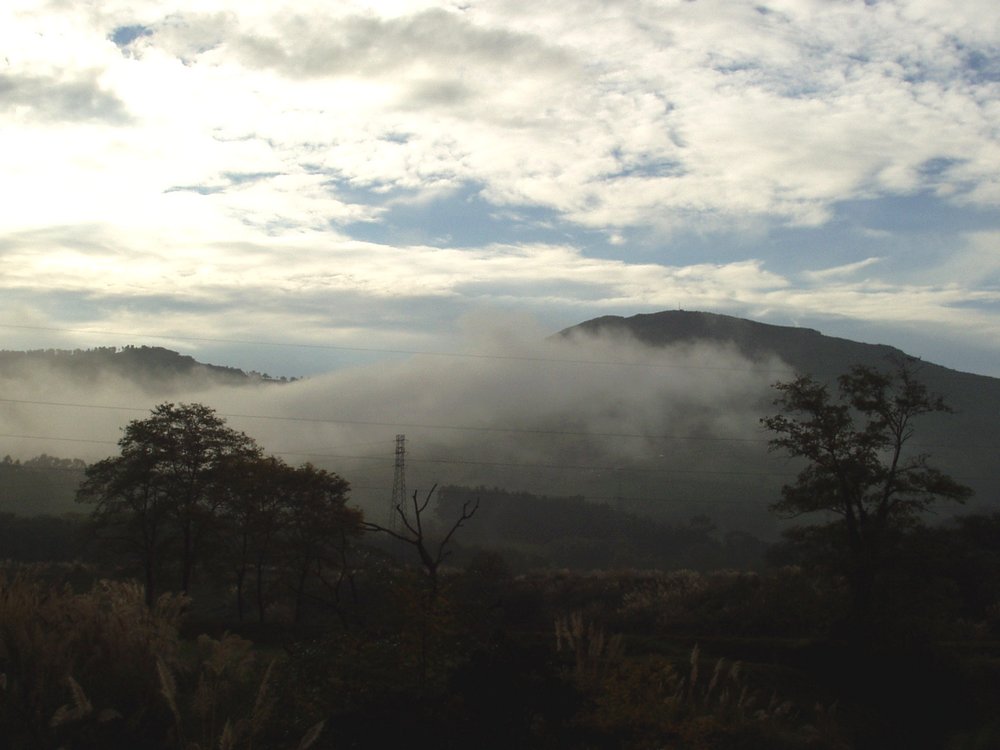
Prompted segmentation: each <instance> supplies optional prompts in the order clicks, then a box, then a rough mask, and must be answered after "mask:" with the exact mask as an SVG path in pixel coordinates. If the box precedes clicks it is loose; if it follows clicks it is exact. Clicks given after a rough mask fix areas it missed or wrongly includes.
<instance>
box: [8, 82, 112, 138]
mask: <svg viewBox="0 0 1000 750" xmlns="http://www.w3.org/2000/svg"><path fill="white" fill-rule="evenodd" d="M0 110H7V111H17V110H26V111H27V112H28V113H29V116H31V117H32V119H35V120H42V121H56V122H76V123H84V122H104V123H108V124H111V125H123V124H126V123H127V122H129V120H130V119H131V117H130V115H129V113H128V110H127V109H126V107H125V104H124V103H123V102H122V100H121V99H119V98H118V97H117V96H115V95H114V94H112V93H110V92H108V91H105V90H104V89H103V88H101V85H100V83H99V82H98V80H97V73H95V72H90V73H83V74H78V75H77V76H76V77H73V78H64V79H60V78H55V77H52V76H29V75H9V74H0Z"/></svg>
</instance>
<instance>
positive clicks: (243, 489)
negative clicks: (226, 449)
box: [217, 456, 293, 622]
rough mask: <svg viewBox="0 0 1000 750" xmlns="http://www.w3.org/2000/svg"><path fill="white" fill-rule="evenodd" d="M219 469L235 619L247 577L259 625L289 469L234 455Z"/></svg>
mask: <svg viewBox="0 0 1000 750" xmlns="http://www.w3.org/2000/svg"><path fill="white" fill-rule="evenodd" d="M221 468H222V472H223V474H224V478H223V479H222V481H220V482H219V484H218V486H217V488H218V491H219V492H220V493H221V498H220V500H219V514H220V517H221V520H222V523H223V525H224V527H225V540H224V546H225V548H226V551H227V553H228V554H227V555H226V558H227V561H228V562H229V563H230V564H232V566H233V572H234V575H235V578H236V612H237V616H238V617H239V619H240V620H243V615H244V612H245V609H246V587H247V576H248V574H249V573H251V572H252V573H253V582H254V594H255V596H254V598H255V601H256V604H257V617H258V619H259V620H260V622H264V617H265V612H266V609H267V595H266V591H265V589H266V585H265V572H266V571H267V570H268V569H269V568H272V567H273V566H274V564H275V561H276V558H277V556H278V552H279V550H280V541H281V540H280V535H281V533H282V530H283V521H284V515H285V510H286V509H285V505H286V497H285V496H286V493H285V485H286V484H287V481H288V479H287V478H288V475H289V473H290V472H291V471H293V469H291V467H289V466H288V465H287V464H286V463H285V462H284V461H282V460H281V459H279V458H275V457H274V456H266V457H265V456H251V457H249V458H248V457H245V456H234V457H230V458H229V459H228V460H226V461H225V463H224V465H223V466H222V467H221Z"/></svg>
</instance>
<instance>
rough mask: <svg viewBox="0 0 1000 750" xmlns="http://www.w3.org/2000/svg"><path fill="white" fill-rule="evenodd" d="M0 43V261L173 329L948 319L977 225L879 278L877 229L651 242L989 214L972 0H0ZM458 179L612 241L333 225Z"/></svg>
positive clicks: (977, 288)
mask: <svg viewBox="0 0 1000 750" xmlns="http://www.w3.org/2000/svg"><path fill="white" fill-rule="evenodd" d="M123 27H135V29H134V30H133V31H134V33H131V34H125V35H124V36H122V35H121V34H119V36H118V37H117V42H116V37H115V33H116V30H120V29H121V28H123ZM129 37H131V39H129ZM0 48H2V50H3V52H2V54H3V56H4V59H2V60H0V102H2V104H0V133H2V135H3V138H4V149H3V153H2V154H0V169H2V170H3V174H4V177H5V179H4V180H3V181H2V182H0V204H2V205H3V206H4V211H3V212H0V253H2V254H3V262H4V274H3V277H2V280H0V284H2V285H3V286H4V288H6V289H8V290H9V291H11V292H13V291H17V290H20V291H23V290H32V291H34V292H42V291H45V290H52V291H54V292H60V293H63V292H65V293H73V294H91V295H94V296H96V297H101V296H103V297H105V298H107V299H108V300H114V302H109V303H108V304H109V306H110V307H112V308H114V309H113V310H112V311H110V312H107V313H106V314H107V315H109V316H112V317H113V316H116V315H117V316H120V317H119V320H120V321H121V322H122V323H123V324H126V323H127V324H128V325H135V326H140V327H141V328H145V329H146V330H149V326H143V325H141V322H138V319H137V318H134V317H131V316H133V315H137V314H138V313H136V312H135V311H134V310H125V309H123V308H125V307H127V306H128V300H129V299H131V298H132V297H139V296H144V295H148V296H158V297H161V298H163V299H164V300H165V301H164V302H163V303H162V308H161V309H160V312H159V318H158V319H159V320H160V321H161V323H162V325H163V326H164V329H167V328H170V326H175V329H174V330H175V332H176V333H183V332H185V331H188V330H190V329H192V328H199V327H200V328H205V327H209V328H211V327H216V328H218V329H219V330H227V331H231V330H233V326H234V325H236V323H234V322H233V321H232V320H231V319H223V318H224V313H223V308H224V307H225V304H227V303H226V300H230V302H229V303H228V304H233V305H235V304H237V303H236V301H235V300H245V299H248V298H252V299H254V300H255V301H258V302H259V303H260V304H261V306H262V307H263V308H266V309H267V310H268V314H270V315H271V316H274V317H275V318H276V319H277V318H279V317H280V320H281V322H280V324H279V325H281V326H288V325H294V326H296V327H295V328H294V330H296V331H298V332H300V333H301V334H302V335H303V336H305V337H313V336H319V335H320V331H322V330H324V326H335V325H338V324H341V323H342V319H339V318H337V315H336V314H334V313H326V314H323V313H319V312H317V309H318V308H319V307H321V305H319V303H318V302H317V300H319V299H321V298H323V297H324V295H326V296H328V297H334V296H336V295H353V299H355V300H358V299H361V298H364V299H366V300H368V304H369V305H374V304H375V303H376V302H377V303H379V304H383V305H389V304H392V303H394V301H396V300H399V299H405V300H413V299H434V300H438V301H442V304H444V301H447V302H448V303H449V304H456V305H457V304H461V303H462V302H464V301H467V300H472V299H477V300H480V301H483V302H484V303H486V304H494V303H499V304H513V303H516V302H518V301H520V302H521V303H523V304H525V305H537V306H544V305H550V306H554V308H560V309H567V308H573V309H578V308H584V307H586V308H591V307H595V308H600V309H613V308H615V307H616V306H631V307H633V308H636V307H645V308H649V307H653V306H664V307H675V306H678V305H684V306H689V307H695V308H707V309H724V310H728V311H739V310H741V309H747V308H757V309H760V308H770V309H777V310H790V311H799V310H802V311H812V312H829V313H831V314H843V315H850V316H854V317H856V318H866V317H878V318H887V317H888V318H892V319H898V320H900V321H902V320H909V321H925V320H926V321H930V320H935V321H940V320H944V321H949V322H953V324H954V325H955V326H961V325H966V326H968V323H969V322H970V321H972V320H977V321H980V322H981V321H982V320H984V319H985V320H988V319H989V316H988V315H986V314H985V313H981V312H975V311H971V310H970V309H968V307H967V303H969V302H970V301H971V302H973V303H976V302H979V303H983V304H989V303H992V302H994V301H995V299H996V287H995V276H991V274H992V273H993V272H994V271H993V270H990V269H994V265H991V262H990V261H989V257H990V256H989V252H991V249H992V247H993V244H991V243H992V242H993V240H992V239H989V237H991V236H992V235H989V234H986V235H983V236H982V237H979V238H973V239H970V240H969V244H968V248H967V251H966V252H965V254H962V255H958V256H956V258H955V260H953V261H952V262H949V263H946V264H944V265H941V266H940V267H935V269H934V272H935V273H936V274H937V276H936V278H931V276H930V274H925V276H926V277H925V278H921V277H920V275H919V273H916V272H915V273H908V274H907V276H906V285H903V284H902V283H900V282H898V281H896V280H891V281H890V282H887V283H883V282H882V281H880V279H885V278H887V277H885V276H879V275H878V274H877V272H878V271H883V268H884V269H886V270H885V271H884V273H886V274H887V273H889V272H890V269H892V268H898V267H899V266H900V265H902V264H900V263H894V259H893V258H891V257H888V253H885V254H883V253H882V252H881V251H869V250H866V251H865V253H866V254H868V255H872V256H875V255H876V254H877V255H878V257H880V258H881V257H885V262H884V264H882V265H879V266H876V265H875V257H868V258H866V259H865V258H862V259H859V260H857V261H855V258H856V257H857V256H852V257H850V258H848V259H847V262H844V263H841V265H839V266H837V267H834V268H826V269H820V270H813V271H809V272H806V273H804V274H800V275H796V274H794V273H791V272H785V271H783V270H782V267H781V264H780V262H777V261H775V260H774V257H775V256H774V255H771V256H769V257H767V259H766V261H765V259H764V256H765V255H766V253H764V252H762V251H760V248H759V247H756V246H753V244H752V243H751V244H750V245H749V246H748V248H747V249H746V252H745V254H744V255H742V256H740V257H733V256H732V255H724V254H722V253H720V254H717V255H711V254H709V253H707V252H706V257H704V258H696V259H693V260H692V259H690V258H687V259H686V260H685V261H683V262H682V261H681V260H677V261H674V260H672V259H671V256H670V253H671V252H672V248H671V246H670V244H669V240H670V238H671V237H673V236H674V235H673V234H671V233H675V234H676V233H679V232H688V233H701V234H703V235H710V234H711V233H712V232H713V231H715V230H718V229H719V228H726V229H730V230H731V229H733V228H739V229H741V230H748V231H750V230H752V232H753V236H754V237H755V238H756V239H757V240H760V242H761V243H763V244H766V242H764V240H765V237H764V235H765V233H766V230H767V229H768V228H771V227H773V226H775V225H790V226H794V227H800V228H810V227H811V228H816V227H821V226H823V225H824V224H825V223H827V222H829V220H830V219H831V217H833V216H834V215H836V211H837V206H838V204H840V203H842V202H844V201H858V200H865V199H872V198H877V197H880V196H892V195H913V194H917V193H920V192H933V193H934V194H936V195H938V196H940V197H941V198H942V199H944V200H949V201H953V202H954V203H956V204H960V205H973V206H980V207H984V208H987V209H990V210H995V209H996V207H997V206H998V205H1000V181H998V178H997V175H996V164H997V163H998V161H1000V145H998V144H1000V139H998V133H1000V125H998V123H1000V104H998V102H1000V74H998V73H997V71H998V70H1000V62H998V60H1000V55H998V54H997V52H996V50H997V49H998V48H1000V10H998V8H997V6H996V4H995V3H991V2H986V1H985V0H984V1H983V2H975V3H967V4H962V6H961V7H956V6H954V4H951V3H943V2H932V1H931V0H912V1H911V0H898V1H896V2H889V1H887V2H879V3H876V4H873V5H864V4H862V3H846V2H844V3H832V2H827V1H826V0H775V1H774V2H767V3H764V4H757V3H751V2H736V3H734V2H722V1H714V0H703V1H700V2H697V3H681V2H678V3H659V2H655V3H654V2H644V1H643V0H623V2H620V3H614V4H608V3H603V2H597V1H596V0H577V1H576V2H572V3H569V4H565V3H563V4H560V5H559V6H558V7H557V6H546V5H544V4H534V5H525V4H524V3H520V2H478V1H477V0H472V1H471V2H466V3H462V4H461V5H459V4H458V3H431V2H402V1H400V2H392V3H380V2H371V3H365V2H355V3H336V4H330V3H321V2H318V1H317V2H301V3H294V4H291V3H289V4H287V5H275V4H272V3H254V2H250V3H246V2H244V3H236V2H235V1H234V0H212V1H211V2H202V0H197V1H196V0H179V2H176V3H173V4H172V5H171V7H170V9H169V11H168V10H165V9H164V6H163V5H162V4H160V3H154V2H152V0H148V1H146V2H139V3H134V2H127V3H126V2H117V1H116V2H100V3H98V2H80V3H49V4H47V5H43V4H38V3H30V2H14V3H10V4H7V5H5V7H4V8H2V9H0ZM468 186H475V190H477V191H479V192H478V195H479V197H480V198H482V199H484V200H486V201H489V202H492V203H494V204H496V205H497V211H496V212H495V215H498V216H499V215H502V214H503V213H504V212H505V211H508V212H519V213H520V214H521V215H527V214H528V213H529V212H530V210H532V209H541V210H542V211H544V212H546V213H545V216H546V221H550V222H553V223H554V222H559V221H561V222H563V223H566V224H573V225H576V227H578V228H579V227H582V228H583V229H582V230H581V231H583V230H589V229H593V230H597V231H596V232H594V234H595V235H598V234H599V235H600V236H602V237H605V238H607V242H608V244H610V245H612V246H614V250H613V252H614V254H615V258H622V257H628V258H630V260H618V259H614V260H612V259H608V258H601V257H594V256H595V255H599V254H600V251H599V250H597V251H595V250H588V251H584V250H582V249H581V248H580V247H578V246H577V245H575V244H573V243H572V242H566V243H561V242H555V241H549V242H548V243H541V242H526V243H523V244H514V243H507V244H503V243H492V244H487V245H486V246H484V247H471V246H465V245H462V246H456V247H444V248H431V247H426V246H422V245H417V244H414V243H402V242H400V243H399V245H398V246H389V245H387V244H376V243H361V242H356V241H352V240H351V239H350V229H351V225H353V224H356V223H358V222H375V223H378V222H388V221H389V218H390V217H391V214H392V211H393V209H397V208H399V207H400V206H403V205H405V206H406V207H407V209H410V210H413V211H419V210H426V211H433V210H435V209H434V207H435V205H436V202H437V201H438V199H440V198H441V197H442V196H448V195H454V194H458V192H459V191H460V190H461V189H463V188H465V189H468ZM553 216H554V217H555V218H552V217H553ZM458 220H460V219H457V220H456V221H458ZM526 223H530V220H529V221H528V222H526ZM631 230H638V231H646V230H652V232H653V235H654V236H657V237H661V238H666V239H665V240H664V244H665V246H666V248H667V249H666V250H664V255H663V256H662V257H658V262H653V261H652V260H651V259H649V258H645V257H643V258H639V259H637V258H636V256H630V255H629V253H630V251H631V250H632V248H630V246H629V238H630V237H631V236H633V234H632V233H631ZM435 231H438V230H435ZM439 234H440V235H441V236H446V235H448V234H449V232H448V231H447V230H441V231H440V232H439ZM984 237H985V238H986V239H984ZM956 242H957V243H959V245H960V246H961V247H966V245H965V244H964V240H962V239H961V238H956ZM609 252H610V251H609ZM800 252H801V253H802V254H803V255H808V254H809V253H811V252H815V251H814V250H812V249H811V248H810V247H809V246H808V245H806V246H804V247H802V249H801V251H800ZM802 266H805V267H815V264H809V263H800V264H799V267H802ZM862 269H866V270H868V271H869V272H870V274H871V277H870V278H869V280H868V281H866V282H865V283H854V282H853V281H852V278H853V277H852V276H851V274H853V273H856V272H858V271H860V270H862ZM918 270H919V269H918ZM799 278H801V279H804V280H805V281H807V282H809V286H808V287H807V288H805V289H803V288H800V287H798V286H797V282H798V280H799ZM817 282H822V285H820V284H818V283H817ZM990 284H993V286H992V287H991V286H989V285H990ZM170 300H174V301H185V302H188V303H190V302H191V301H192V300H194V301H197V303H198V304H201V305H207V304H209V303H212V302H213V301H214V304H216V305H217V306H218V308H219V311H218V313H214V314H215V315H218V317H213V318H212V319H211V320H209V321H207V322H206V320H205V318H204V317H202V318H200V319H199V317H198V314H195V313H192V312H190V311H183V312H182V311H180V310H173V309H171V308H170V304H171V303H170ZM19 304H20V303H19ZM116 306H117V307H116ZM283 306H284V307H283ZM285 308H287V310H288V312H287V313H286V314H284V315H282V310H283V309H285ZM366 309H371V307H369V308H366ZM199 314H200V315H202V316H207V315H209V313H208V312H205V311H202V312H200V313H199ZM258 314H259V313H256V312H255V313H247V314H246V315H245V316H240V317H239V318H238V319H239V320H243V321H253V323H252V325H253V326H254V327H256V326H259V325H265V324H266V323H264V322H262V321H264V319H265V317H266V316H264V315H263V314H262V313H260V317H259V318H258ZM963 321H964V323H963Z"/></svg>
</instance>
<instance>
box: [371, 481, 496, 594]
mask: <svg viewBox="0 0 1000 750" xmlns="http://www.w3.org/2000/svg"><path fill="white" fill-rule="evenodd" d="M436 489H437V485H436V484H435V485H434V486H433V487H431V489H430V492H428V493H427V496H426V497H425V498H424V500H423V502H420V501H418V500H417V493H416V492H414V493H413V498H412V505H413V510H412V512H411V513H407V511H406V509H405V508H404V507H403V504H402V503H399V504H398V505H396V515H398V516H399V519H400V521H402V522H403V527H404V528H405V533H400V532H398V531H394V530H393V529H390V528H386V527H385V526H380V525H379V524H377V523H371V522H368V521H366V522H365V523H364V528H365V529H366V530H368V531H379V532H381V533H383V534H388V535H389V536H391V537H392V538H393V539H397V540H399V541H401V542H405V543H406V544H409V545H411V546H412V547H413V548H414V549H415V550H416V551H417V556H418V557H419V558H420V564H421V565H422V566H423V568H424V573H425V574H426V576H427V582H428V584H429V588H428V597H429V599H430V601H432V602H433V600H434V599H435V598H436V597H437V593H438V568H440V567H441V563H443V562H444V561H445V559H446V558H447V557H448V556H449V555H450V554H451V550H449V549H448V544H449V542H451V538H452V537H453V536H454V535H455V532H456V531H458V530H459V529H460V528H461V527H462V525H463V524H464V523H465V522H466V521H468V520H469V519H470V518H472V516H473V515H475V513H476V511H477V510H479V500H478V499H476V502H475V503H470V502H469V501H468V500H466V501H465V502H463V503H462V510H461V512H460V513H459V515H458V518H457V519H455V522H454V523H453V524H452V525H451V528H449V529H448V531H447V532H446V533H445V534H444V536H443V537H442V538H441V540H440V541H439V542H438V545H437V547H436V548H435V547H434V545H433V544H431V543H430V542H429V541H428V539H427V536H426V530H425V529H424V518H423V516H424V512H425V511H426V510H427V506H428V505H429V504H430V502H431V496H432V495H433V494H434V490H436Z"/></svg>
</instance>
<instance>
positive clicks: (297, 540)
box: [281, 463, 362, 622]
mask: <svg viewBox="0 0 1000 750" xmlns="http://www.w3.org/2000/svg"><path fill="white" fill-rule="evenodd" d="M349 492H350V484H348V482H347V480H345V479H343V478H342V477H340V476H338V475H337V474H334V473H333V472H329V471H326V470H325V469H318V468H316V467H315V466H313V465H312V464H310V463H306V464H303V465H302V466H299V467H298V468H295V469H292V468H288V470H287V471H286V472H285V480H284V482H283V487H282V493H283V503H282V508H283V520H282V521H281V528H282V532H281V533H282V539H283V548H284V550H285V558H286V561H287V564H288V569H289V574H290V575H289V578H290V585H291V588H292V591H293V592H294V594H295V622H300V621H301V619H302V612H303V605H304V602H305V599H306V584H307V582H308V579H309V577H310V575H315V577H316V578H317V579H319V581H320V582H321V583H324V584H328V581H327V579H326V571H327V570H329V569H334V568H336V569H339V570H340V571H341V572H342V573H344V572H346V570H345V569H346V546H347V543H348V541H347V538H348V536H351V535H355V534H358V533H360V531H361V527H362V515H361V511H359V510H357V509H355V508H348V507H347V505H346V502H347V496H348V493H349ZM332 588H334V589H336V587H335V586H333V587H332ZM335 593H336V592H335Z"/></svg>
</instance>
